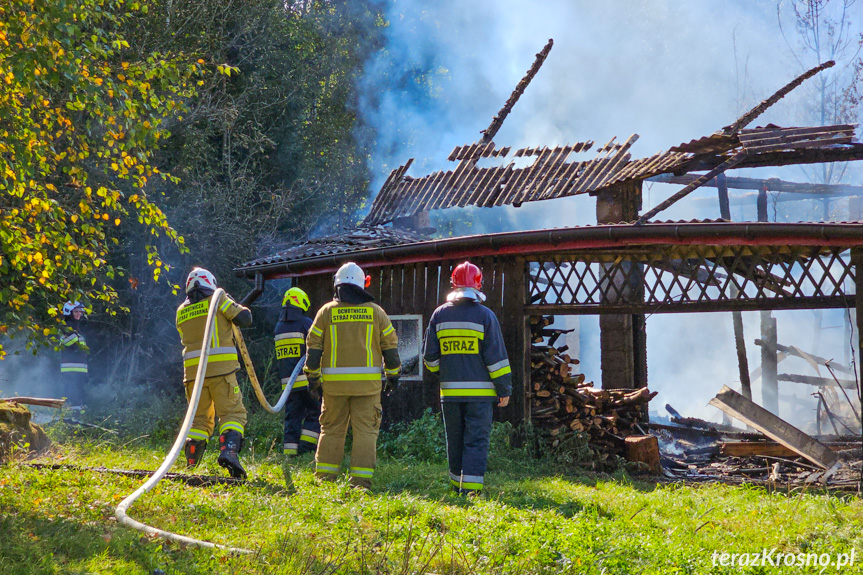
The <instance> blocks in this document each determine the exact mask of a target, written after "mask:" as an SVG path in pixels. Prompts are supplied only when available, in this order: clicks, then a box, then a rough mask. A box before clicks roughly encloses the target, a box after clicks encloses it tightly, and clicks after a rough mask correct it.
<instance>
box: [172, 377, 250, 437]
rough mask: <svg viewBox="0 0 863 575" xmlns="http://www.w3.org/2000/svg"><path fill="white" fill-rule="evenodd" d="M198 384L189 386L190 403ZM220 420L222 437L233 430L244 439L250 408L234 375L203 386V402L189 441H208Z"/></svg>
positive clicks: (214, 380)
mask: <svg viewBox="0 0 863 575" xmlns="http://www.w3.org/2000/svg"><path fill="white" fill-rule="evenodd" d="M194 387H195V382H194V381H189V382H186V400H188V399H190V398H191V397H192V390H193V389H194ZM215 416H218V417H219V435H221V434H223V433H225V432H226V431H229V430H231V429H233V430H234V431H238V432H239V433H240V435H244V431H245V425H246V408H245V407H243V394H241V393H240V386H239V385H238V384H237V376H236V374H234V373H228V374H226V375H217V376H214V377H207V378H205V379H204V383H203V384H201V399H200V400H199V401H198V409H197V411H195V419H193V420H192V428H191V429H190V430H189V435H188V436H187V437H188V438H189V439H198V440H203V441H207V440H208V439H210V436H211V435H212V434H213V428H214V427H215V425H216V421H215Z"/></svg>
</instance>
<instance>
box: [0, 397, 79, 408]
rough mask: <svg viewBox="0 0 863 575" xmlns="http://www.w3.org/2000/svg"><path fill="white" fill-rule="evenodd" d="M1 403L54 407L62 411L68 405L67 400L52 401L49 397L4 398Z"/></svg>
mask: <svg viewBox="0 0 863 575" xmlns="http://www.w3.org/2000/svg"><path fill="white" fill-rule="evenodd" d="M0 401H9V402H12V403H23V404H26V405H38V406H40V407H53V408H54V409H60V408H61V407H63V404H65V403H66V400H65V399H51V398H48V397H9V398H5V397H4V398H2V399H0Z"/></svg>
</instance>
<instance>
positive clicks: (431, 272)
mask: <svg viewBox="0 0 863 575" xmlns="http://www.w3.org/2000/svg"><path fill="white" fill-rule="evenodd" d="M422 267H423V268H424V269H423V270H422V273H419V272H418V276H417V278H418V279H417V282H418V283H419V285H421V290H422V291H420V292H418V293H420V294H422V299H421V300H420V301H419V302H418V303H421V305H422V308H421V309H422V314H423V338H425V329H426V327H428V323H429V320H430V319H431V314H432V313H433V312H434V310H435V308H437V306H438V305H440V303H439V300H438V295H437V289H438V272H439V268H440V266H439V264H438V263H436V262H434V263H428V264H422ZM420 398H421V403H422V406H423V410H425V409H426V408H429V407H431V408H432V409H433V410H434V411H436V412H437V411H440V387H439V384H438V379H437V376H435V375H433V374H432V373H431V372H429V371H428V370H427V369H423V384H422V391H421V393H420Z"/></svg>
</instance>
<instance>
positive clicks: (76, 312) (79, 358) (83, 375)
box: [60, 301, 90, 409]
mask: <svg viewBox="0 0 863 575" xmlns="http://www.w3.org/2000/svg"><path fill="white" fill-rule="evenodd" d="M83 317H84V306H83V304H81V302H79V301H76V302H74V303H73V302H71V301H67V302H66V303H65V304H64V305H63V319H65V320H66V328H67V333H66V335H65V336H64V337H63V338H62V339H61V340H60V345H61V347H60V380H61V382H62V385H63V394H64V395H65V396H66V401H68V402H69V408H70V409H81V407H82V406H83V405H84V389H85V387H86V386H87V377H88V374H87V354H89V353H90V350H89V348H88V347H87V342H86V340H85V339H84V334H83V333H82V332H81V319H82V318H83Z"/></svg>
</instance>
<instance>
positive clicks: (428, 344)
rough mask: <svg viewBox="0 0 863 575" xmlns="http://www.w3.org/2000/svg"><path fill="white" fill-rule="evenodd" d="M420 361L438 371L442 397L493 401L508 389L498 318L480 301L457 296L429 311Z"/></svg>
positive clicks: (442, 399)
mask: <svg viewBox="0 0 863 575" xmlns="http://www.w3.org/2000/svg"><path fill="white" fill-rule="evenodd" d="M423 362H424V363H425V366H426V368H427V369H428V370H429V371H431V372H433V373H438V374H439V375H440V397H441V401H496V399H497V398H498V397H507V396H509V395H510V394H511V393H512V382H511V380H512V371H511V370H510V367H509V359H507V356H506V348H505V347H504V345H503V336H502V335H501V332H500V324H499V323H498V321H497V317H495V315H494V313H492V311H491V310H490V309H488V308H487V307H485V306H484V305H482V304H481V303H478V302H475V301H472V300H469V299H459V300H456V301H455V302H448V303H445V304H443V305H442V306H440V307H439V308H437V309H436V310H435V311H434V313H432V316H431V319H430V320H429V325H428V328H427V329H426V335H425V348H424V349H423Z"/></svg>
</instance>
